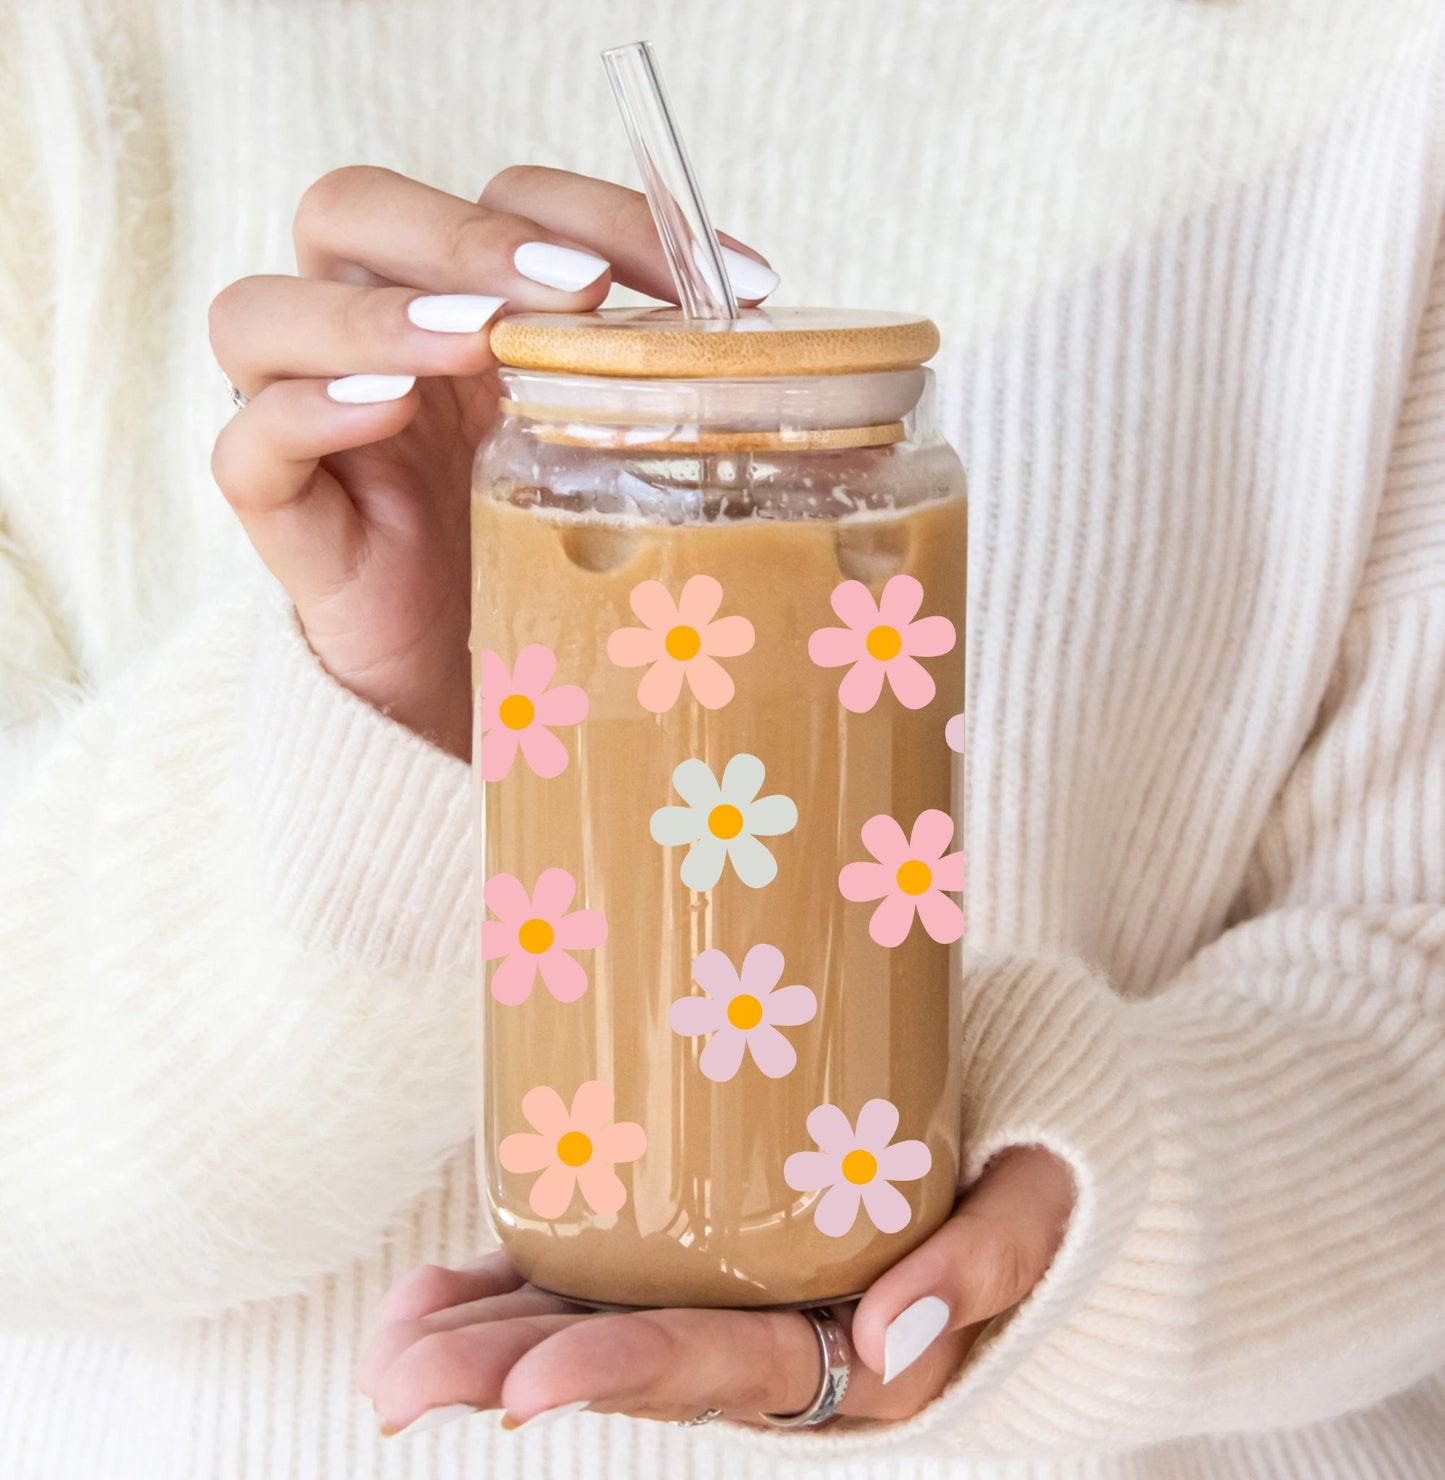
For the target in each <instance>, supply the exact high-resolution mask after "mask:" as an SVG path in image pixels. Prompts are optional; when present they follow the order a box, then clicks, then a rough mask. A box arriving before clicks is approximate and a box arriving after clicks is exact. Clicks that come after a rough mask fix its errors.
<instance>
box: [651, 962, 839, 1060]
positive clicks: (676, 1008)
mask: <svg viewBox="0 0 1445 1480" xmlns="http://www.w3.org/2000/svg"><path fill="white" fill-rule="evenodd" d="M782 976H783V953H782V952H781V951H780V950H779V949H778V948H777V946H769V945H756V946H754V947H753V948H752V949H751V950H750V951H749V952H748V953H747V955H746V956H744V957H743V964H742V969H741V970H739V969H738V968H737V967H735V966H734V965H733V963H732V962H731V961H729V960H728V958H727V956H726V955H724V954H723V952H722V951H704V952H703V953H702V954H701V955H700V956H696V957H694V958H693V963H692V979H693V981H695V982H696V983H697V984H698V986H700V987H701V988H702V989H703V992H704V993H705V994H706V995H705V996H702V997H679V998H678V999H677V1001H676V1002H674V1003H673V1004H672V1009H671V1011H670V1012H669V1013H668V1021H669V1022H670V1023H671V1024H672V1031H673V1032H674V1033H678V1034H680V1035H682V1036H683V1037H685V1038H695V1037H698V1036H699V1035H701V1034H703V1033H711V1034H712V1037H711V1038H709V1039H708V1042H707V1047H706V1048H704V1049H703V1051H702V1056H701V1057H700V1058H699V1059H698V1061H697V1066H698V1068H699V1069H701V1070H702V1072H703V1074H705V1075H706V1076H707V1078H709V1079H712V1080H715V1081H716V1082H718V1083H719V1084H721V1083H723V1082H724V1081H725V1080H729V1079H731V1078H732V1077H733V1075H734V1074H736V1073H737V1072H738V1070H739V1069H740V1068H741V1067H742V1062H743V1054H744V1052H745V1051H746V1052H750V1053H751V1054H752V1056H753V1062H754V1063H755V1064H756V1065H757V1066H758V1068H759V1069H761V1070H762V1071H763V1073H764V1074H766V1075H767V1076H768V1078H769V1079H781V1078H782V1077H783V1076H784V1075H785V1074H790V1073H792V1071H793V1068H794V1067H795V1066H796V1064H797V1062H798V1055H797V1051H796V1050H795V1049H794V1048H793V1045H792V1044H791V1043H789V1042H788V1040H787V1039H786V1038H784V1037H783V1035H782V1034H781V1033H780V1032H778V1029H779V1028H796V1027H798V1026H799V1025H800V1024H802V1023H810V1022H812V1020H813V1018H814V1017H815V1016H816V1015H817V1012H818V999H817V998H816V997H815V996H814V995H813V993H812V991H811V990H810V989H809V988H807V987H800V986H791V987H780V986H778V982H779V981H781V980H782Z"/></svg>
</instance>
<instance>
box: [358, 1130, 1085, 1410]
mask: <svg viewBox="0 0 1445 1480" xmlns="http://www.w3.org/2000/svg"><path fill="white" fill-rule="evenodd" d="M1073 1200H1074V1188H1073V1179H1072V1177H1071V1176H1070V1174H1069V1171H1068V1168H1067V1167H1066V1166H1065V1165H1064V1163H1063V1162H1061V1161H1060V1160H1059V1159H1058V1158H1057V1157H1055V1156H1053V1155H1052V1154H1051V1153H1049V1152H1048V1151H1045V1150H1043V1149H1042V1148H1041V1147H1038V1146H1022V1147H1013V1148H1010V1149H1009V1150H1007V1151H1004V1152H1002V1153H1001V1154H1000V1155H999V1156H997V1157H996V1158H995V1159H994V1160H993V1161H992V1162H991V1163H990V1165H989V1167H988V1169H987V1170H986V1171H985V1172H984V1174H983V1176H982V1177H981V1178H980V1179H979V1180H978V1182H977V1183H976V1184H975V1185H974V1187H973V1188H971V1189H970V1191H969V1192H968V1193H967V1194H966V1195H965V1196H964V1198H963V1199H962V1201H961V1202H960V1203H959V1205H958V1208H957V1209H956V1210H955V1212H954V1214H953V1216H952V1217H951V1218H950V1219H949V1221H948V1222H947V1223H945V1224H944V1225H943V1227H942V1228H940V1229H939V1230H938V1232H936V1233H935V1234H933V1235H932V1237H931V1238H929V1239H927V1240H926V1241H925V1242H924V1243H923V1244H921V1245H920V1246H919V1247H918V1248H916V1249H915V1250H913V1252H912V1253H911V1254H908V1255H907V1256H906V1257H905V1258H903V1259H902V1260H900V1261H899V1263H898V1264H896V1265H895V1266H894V1267H893V1268H892V1269H890V1270H889V1271H888V1273H887V1274H885V1275H884V1276H883V1277H882V1278H881V1279H880V1280H878V1282H877V1283H876V1284H875V1285H874V1286H873V1288H872V1289H871V1290H869V1291H868V1293H867V1294H866V1295H865V1296H864V1297H863V1299H862V1300H861V1301H859V1302H858V1304H857V1305H856V1306H854V1307H852V1308H851V1309H844V1310H840V1311H839V1317H840V1319H841V1320H842V1322H843V1325H844V1327H845V1328H846V1329H848V1330H849V1331H850V1332H851V1338H852V1343H853V1347H854V1351H855V1353H856V1358H855V1360H854V1362H853V1367H852V1376H851V1379H850V1381H849V1384H848V1392H847V1396H846V1397H845V1399H844V1401H843V1404H842V1407H841V1409H840V1410H839V1411H840V1412H841V1413H843V1414H848V1415H852V1416H854V1417H858V1418H882V1419H902V1418H907V1417H909V1416H911V1415H912V1414H914V1413H917V1412H918V1411H919V1410H920V1409H921V1408H923V1407H924V1406H925V1405H926V1404H928V1403H930V1402H932V1400H933V1399H934V1398H936V1397H937V1396H938V1395H939V1393H941V1392H942V1391H943V1389H944V1387H945V1386H946V1385H947V1383H948V1382H949V1380H950V1379H951V1378H952V1377H953V1376H954V1375H955V1374H956V1373H957V1371H958V1369H959V1366H960V1364H961V1363H962V1362H963V1359H964V1358H965V1356H966V1355H967V1354H968V1351H969V1349H970V1348H971V1347H972V1345H973V1343H974V1342H975V1341H976V1340H977V1339H978V1336H979V1333H980V1332H981V1331H982V1329H983V1327H984V1325H985V1323H986V1322H988V1321H989V1320H991V1319H992V1318H993V1317H994V1316H997V1315H999V1314H1001V1313H1002V1312H1004V1311H1006V1310H1009V1309H1010V1308H1011V1307H1012V1306H1014V1305H1016V1304H1017V1303H1018V1302H1019V1301H1020V1300H1022V1299H1023V1298H1024V1296H1025V1295H1027V1294H1028V1293H1029V1291H1030V1290H1032V1289H1033V1287H1034V1285H1035V1284H1037V1283H1038V1281H1039V1280H1040V1279H1041V1278H1042V1276H1043V1274H1044V1272H1045V1271H1046V1270H1047V1269H1048V1267H1049V1263H1050V1261H1051V1260H1052V1259H1053V1257H1054V1253H1055V1251H1056V1250H1057V1249H1058V1246H1059V1243H1060V1241H1061V1240H1062V1238H1063V1234H1064V1229H1065V1227H1066V1225H1067V1223H1068V1220H1069V1215H1070V1212H1071V1211H1072V1209H1073ZM382 1314H383V1324H382V1326H381V1327H380V1329H379V1330H378V1331H377V1333H376V1334H375V1336H373V1338H372V1340H371V1342H370V1343H369V1345H368V1347H367V1349H366V1352H365V1354H364V1355H363V1357H362V1360H361V1365H360V1368H359V1371H358V1377H357V1381H358V1386H359V1387H360V1389H361V1391H362V1392H363V1393H365V1394H366V1395H367V1396H368V1397H370V1398H371V1399H372V1401H373V1403H374V1404H375V1406H376V1412H377V1416H378V1418H379V1420H380V1422H381V1426H382V1432H383V1433H396V1432H399V1431H400V1430H402V1429H404V1428H407V1427H409V1426H410V1425H412V1424H414V1423H416V1422H417V1420H418V1419H421V1418H422V1417H423V1415H426V1421H425V1424H424V1425H418V1427H419V1428H420V1427H427V1428H430V1427H435V1426H436V1424H437V1422H438V1421H440V1420H443V1419H446V1418H451V1417H463V1416H465V1415H466V1413H467V1412H468V1411H469V1410H479V1409H487V1408H501V1409H504V1410H505V1412H506V1415H507V1417H506V1418H505V1419H504V1420H503V1422H504V1425H506V1426H508V1427H515V1426H518V1425H521V1424H524V1423H528V1422H530V1421H533V1420H535V1419H537V1418H539V1417H541V1416H542V1415H544V1414H551V1413H554V1412H555V1413H558V1414H559V1415H560V1414H561V1413H563V1412H572V1411H575V1410H576V1409H577V1408H579V1407H583V1406H585V1407H587V1408H589V1409H591V1410H592V1411H594V1412H597V1413H628V1414H632V1415H633V1416H635V1417H638V1418H653V1419H686V1418H694V1417H696V1416H697V1415H698V1414H700V1413H703V1412H705V1411H706V1410H708V1409H710V1408H718V1409H721V1410H722V1412H723V1415H724V1416H725V1417H727V1418H731V1419H737V1420H740V1421H742V1422H744V1423H748V1422H753V1423H755V1422H758V1421H759V1419H758V1415H759V1414H760V1413H763V1412H769V1413H796V1412H800V1411H801V1410H802V1409H804V1408H805V1407H807V1405H808V1404H809V1403H811V1402H812V1400H813V1396H814V1394H815V1392H816V1390H817V1388H818V1383H819V1377H820V1364H819V1356H818V1348H817V1342H816V1339H815V1337H814V1335H813V1332H812V1329H811V1328H810V1326H809V1325H808V1323H807V1322H806V1321H805V1320H803V1318H802V1317H801V1316H798V1315H796V1314H787V1313H777V1312H771V1311H723V1310H657V1311H639V1312H636V1313H629V1314H623V1315H610V1314H593V1313H589V1312H586V1311H584V1310H582V1309H581V1308H580V1307H578V1306H575V1305H571V1304H568V1303H567V1302H566V1301H564V1300H559V1299H558V1298H557V1297H556V1296H553V1295H548V1294H545V1293H544V1292H542V1291H540V1290H537V1289H535V1288H534V1287H533V1286H531V1285H527V1284H525V1283H524V1282H523V1281H522V1278H521V1276H520V1275H518V1274H517V1273H516V1272H515V1271H514V1270H513V1269H512V1268H511V1266H510V1265H509V1264H508V1263H507V1261H506V1259H505V1258H504V1257H503V1256H501V1255H493V1256H491V1257H490V1258H488V1259H484V1260H482V1261H481V1262H479V1263H477V1264H474V1265H470V1266H468V1267H467V1268H465V1269H459V1270H446V1269H438V1268H435V1267H428V1268H424V1269H420V1270H418V1271H416V1272H415V1273H414V1274H411V1275H409V1276H408V1277H407V1278H405V1279H403V1280H402V1281H400V1282H399V1283H398V1284H397V1285H396V1286H395V1287H394V1288H393V1289H392V1290H391V1292H390V1293H389V1294H388V1295H387V1297H386V1299H385V1301H384V1303H383V1312H382ZM443 1410H445V1411H443Z"/></svg>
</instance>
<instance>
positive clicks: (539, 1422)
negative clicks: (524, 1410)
mask: <svg viewBox="0 0 1445 1480" xmlns="http://www.w3.org/2000/svg"><path fill="white" fill-rule="evenodd" d="M586 1406H587V1399H586V1398H579V1399H578V1400H577V1401H576V1402H575V1403H559V1404H558V1405H557V1406H556V1407H555V1408H544V1409H543V1410H542V1411H541V1412H540V1413H534V1414H533V1415H532V1416H531V1418H524V1419H523V1420H522V1422H521V1423H519V1424H518V1425H517V1427H516V1428H515V1429H513V1431H512V1432H513V1433H516V1434H520V1433H521V1432H522V1430H523V1429H540V1428H544V1427H546V1425H547V1424H549V1423H555V1422H556V1420H557V1419H559V1418H568V1417H570V1416H571V1415H572V1414H574V1413H581V1411H582V1410H583V1409H584V1408H585V1407H586Z"/></svg>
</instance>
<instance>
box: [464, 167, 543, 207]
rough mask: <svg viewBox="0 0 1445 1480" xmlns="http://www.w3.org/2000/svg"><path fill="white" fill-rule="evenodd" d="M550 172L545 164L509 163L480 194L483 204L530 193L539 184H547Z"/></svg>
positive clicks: (489, 181) (488, 182)
mask: <svg viewBox="0 0 1445 1480" xmlns="http://www.w3.org/2000/svg"><path fill="white" fill-rule="evenodd" d="M550 174H551V171H550V170H549V169H547V168H546V166H544V165H539V164H509V165H508V166H507V167H506V168H505V169H502V170H498V171H497V173H496V174H495V175H493V176H492V178H491V179H490V180H488V181H487V188H486V189H485V190H483V191H482V193H481V196H480V201H481V204H482V205H487V204H488V203H489V202H490V201H493V200H507V199H515V198H516V197H518V196H524V195H528V194H530V193H531V192H532V191H533V190H535V189H536V188H537V187H538V186H541V185H543V184H545V182H546V177H547V176H548V175H550Z"/></svg>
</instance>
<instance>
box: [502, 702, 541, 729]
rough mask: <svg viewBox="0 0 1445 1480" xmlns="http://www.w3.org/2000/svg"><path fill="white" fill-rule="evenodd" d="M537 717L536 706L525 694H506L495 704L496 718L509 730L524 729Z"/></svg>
mask: <svg viewBox="0 0 1445 1480" xmlns="http://www.w3.org/2000/svg"><path fill="white" fill-rule="evenodd" d="M536 717H537V706H536V705H535V704H533V703H532V701H531V700H530V699H529V698H528V697H527V696H526V695H525V694H508V695H507V697H506V698H505V699H503V700H502V702H501V703H500V704H499V705H498V706H497V718H498V719H500V720H501V722H502V723H503V724H504V725H506V727H507V728H508V729H509V730H525V729H526V728H527V726H528V725H529V724H531V723H532V721H533V720H534V719H536Z"/></svg>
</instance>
